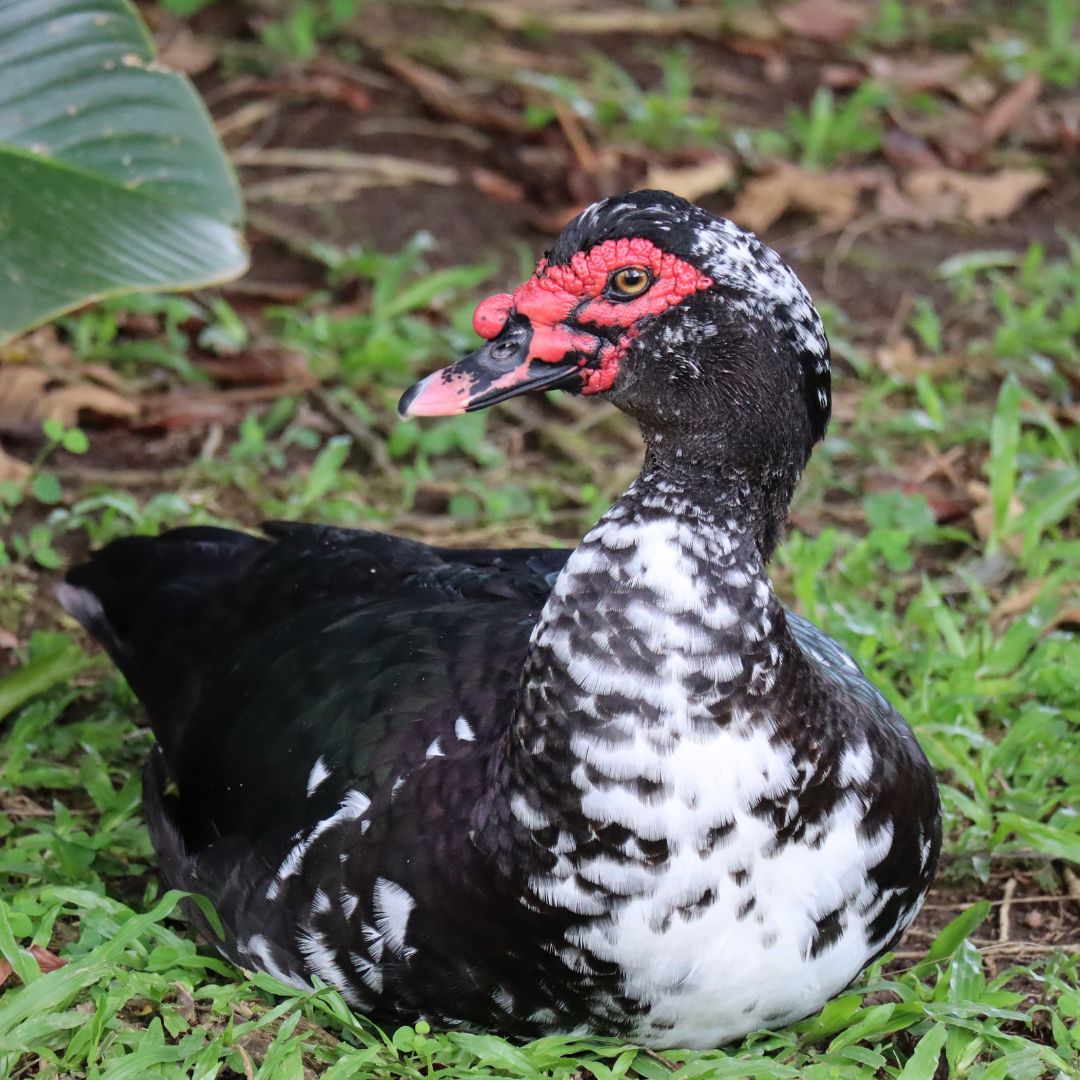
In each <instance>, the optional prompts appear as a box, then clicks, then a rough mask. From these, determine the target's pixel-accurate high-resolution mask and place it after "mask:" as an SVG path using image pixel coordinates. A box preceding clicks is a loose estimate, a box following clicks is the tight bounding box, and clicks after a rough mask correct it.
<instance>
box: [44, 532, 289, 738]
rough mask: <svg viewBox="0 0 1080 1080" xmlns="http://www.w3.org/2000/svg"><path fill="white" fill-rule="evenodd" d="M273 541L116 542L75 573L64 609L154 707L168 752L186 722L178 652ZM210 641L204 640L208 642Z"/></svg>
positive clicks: (213, 537)
mask: <svg viewBox="0 0 1080 1080" xmlns="http://www.w3.org/2000/svg"><path fill="white" fill-rule="evenodd" d="M267 545H268V541H266V540H263V539H260V538H259V537H256V536H249V535H248V534H247V533H241V532H234V531H232V530H229V529H218V528H212V527H207V526H196V527H189V528H182V529H174V530H172V531H171V532H166V533H163V534H162V535H161V536H153V537H151V536H131V537H126V538H124V539H121V540H115V541H113V543H111V544H108V545H107V546H106V547H104V548H102V549H101V550H100V551H97V552H95V553H94V554H93V555H91V557H90V558H89V560H88V561H86V562H85V563H83V564H82V565H80V566H76V567H74V568H73V569H71V570H69V571H68V573H67V574H66V575H65V578H64V581H63V582H62V583H61V584H60V585H58V586H57V588H56V597H57V599H58V600H59V601H60V603H61V605H62V606H63V607H64V609H65V610H66V611H67V612H68V614H69V615H71V616H72V617H73V618H75V619H77V620H78V621H79V622H80V623H81V624H82V625H83V626H84V627H85V628H86V629H87V630H88V631H89V632H90V634H91V635H92V636H93V637H94V638H96V639H97V641H99V642H100V643H101V644H102V645H103V646H104V647H105V649H106V651H107V652H108V653H109V655H110V656H111V657H112V659H113V661H114V663H115V664H116V665H117V667H119V668H120V670H121V671H122V672H123V673H124V675H125V676H126V677H127V680H128V682H129V683H130V684H131V686H132V689H133V690H134V691H135V693H136V694H137V695H138V697H139V698H140V699H141V700H142V701H143V703H144V704H145V705H146V706H147V709H148V711H149V713H150V718H151V721H152V723H153V725H154V731H155V734H156V735H157V736H158V739H159V741H160V742H161V743H162V744H163V746H164V747H165V751H166V755H167V756H171V754H170V750H171V747H172V745H174V739H173V738H172V737H170V736H171V735H174V734H175V732H172V731H170V730H169V729H170V728H172V727H175V726H177V725H182V723H183V720H184V719H185V718H184V717H182V716H180V715H177V714H178V712H180V713H182V712H183V706H182V700H183V697H184V695H183V694H182V693H180V694H179V700H178V691H181V690H182V688H181V687H179V686H178V685H177V684H176V679H177V678H178V677H181V676H180V673H179V672H178V670H177V668H178V665H177V663H176V660H177V656H176V654H175V651H174V650H175V649H176V648H177V647H178V646H180V647H181V648H182V647H183V646H182V644H181V642H180V641H178V640H174V639H176V638H177V637H182V638H184V639H186V640H185V641H184V642H183V644H184V645H186V644H188V643H189V642H191V641H192V640H193V639H197V638H198V637H199V633H200V627H199V623H200V622H201V620H200V618H199V609H200V607H201V606H202V605H203V604H204V603H205V601H206V598H207V595H208V594H209V593H212V592H215V591H216V590H217V589H218V588H219V587H221V586H223V585H226V584H227V583H228V582H229V581H231V580H233V579H235V578H236V576H237V575H238V574H240V573H242V572H243V571H244V570H245V569H246V568H247V567H248V566H250V565H251V563H252V562H253V561H254V560H255V559H257V558H258V556H259V555H260V553H262V552H263V551H264V550H265V549H266V547H267ZM204 644H205V643H204Z"/></svg>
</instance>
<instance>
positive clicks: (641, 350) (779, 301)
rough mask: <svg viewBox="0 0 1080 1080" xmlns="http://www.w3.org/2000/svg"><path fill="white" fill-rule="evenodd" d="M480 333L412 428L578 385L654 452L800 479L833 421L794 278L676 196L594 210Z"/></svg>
mask: <svg viewBox="0 0 1080 1080" xmlns="http://www.w3.org/2000/svg"><path fill="white" fill-rule="evenodd" d="M473 326H474V327H475V329H476V331H477V333H478V334H480V336H481V337H483V338H485V339H486V343H485V344H484V345H482V346H481V347H480V348H479V349H477V350H476V351H475V352H473V353H470V354H469V355H468V356H466V357H464V358H463V359H461V360H459V361H458V362H457V363H455V364H451V365H450V366H449V367H446V368H443V369H442V370H440V371H436V372H434V373H433V374H431V375H429V376H428V377H427V378H426V379H424V380H422V381H421V382H419V383H417V384H416V385H415V386H413V387H412V388H411V389H409V390H408V391H406V393H405V394H404V395H403V396H402V398H401V401H400V403H399V406H398V409H399V412H400V413H401V415H402V416H403V417H408V416H446V415H451V414H455V413H462V412H471V411H473V410H475V409H484V408H487V407H488V406H489V405H494V404H496V403H497V402H500V401H505V400H506V399H507V398H510V397H515V396H516V395H518V394H523V393H527V392H530V391H538V390H552V389H561V390H569V391H571V392H574V393H580V394H585V395H590V396H591V395H595V396H598V397H604V398H607V399H608V400H610V401H611V402H612V403H613V404H614V405H616V406H617V407H618V408H620V409H622V410H623V411H624V412H626V413H628V414H630V415H631V416H633V417H634V418H635V419H637V421H638V422H639V424H640V425H641V427H642V430H643V432H644V434H645V437H646V440H647V442H649V443H650V445H655V444H658V443H665V444H667V445H668V446H675V447H686V448H687V453H688V455H689V456H700V454H701V453H705V452H706V451H708V453H709V454H710V455H712V456H717V455H720V456H722V457H723V458H724V459H725V460H727V461H729V462H732V463H735V464H744V465H746V466H749V467H751V468H754V471H757V470H758V469H760V468H763V467H764V468H768V469H769V470H770V471H773V472H774V473H775V471H776V470H777V469H778V468H779V467H780V466H781V465H783V464H786V465H787V466H788V469H787V470H784V471H792V470H793V471H794V475H795V477H797V475H798V473H799V472H800V471H801V469H802V467H803V466H804V465H805V463H806V460H807V458H808V457H809V454H810V450H811V448H812V446H813V445H814V443H815V442H817V441H818V440H819V439H820V438H821V437H822V435H823V434H824V432H825V428H826V425H827V423H828V419H829V412H830V381H829V346H828V341H827V340H826V337H825V333H824V330H823V329H822V325H821V320H820V318H819V317H818V314H817V312H816V311H815V310H814V306H813V303H812V302H811V300H810V297H809V296H808V295H807V292H806V290H805V289H804V288H803V286H802V284H801V283H800V282H799V280H798V278H797V277H796V276H795V274H794V273H793V272H792V271H791V270H790V269H789V268H788V266H786V265H785V263H784V262H783V261H782V260H781V259H780V257H779V256H778V255H777V254H776V252H775V251H773V250H772V249H771V248H769V247H766V246H765V245H764V244H762V243H761V242H760V241H759V240H758V239H757V238H756V237H755V236H754V235H753V234H751V233H748V232H745V231H744V230H742V229H740V228H738V227H737V226H736V225H734V224H733V223H732V222H730V221H727V220H724V219H722V218H716V217H714V216H713V215H711V214H709V213H706V211H704V210H702V209H701V208H700V207H697V206H694V205H692V204H691V203H688V202H687V201H686V200H685V199H681V198H679V197H678V196H676V195H672V194H671V193H670V192H666V191H635V192H630V193H627V194H625V195H616V196H612V197H610V198H606V199H602V200H601V201H599V202H597V203H594V204H593V205H592V206H590V207H589V208H588V209H586V210H585V211H583V212H582V213H581V214H579V215H578V217H576V218H575V219H574V220H573V221H572V222H570V224H569V225H567V227H566V228H565V229H564V230H563V232H562V234H561V235H560V236H559V238H558V240H556V242H555V245H554V246H553V247H552V249H551V251H550V252H548V254H547V256H546V257H545V258H544V259H542V260H541V261H540V263H539V265H538V266H537V268H536V272H535V274H534V275H533V276H532V277H531V278H530V279H529V280H528V281H526V282H525V283H524V284H523V285H521V286H519V287H518V288H517V289H515V290H514V292H513V293H501V294H499V295H496V296H491V297H488V299H486V300H485V301H483V303H481V304H480V305H479V307H478V308H477V309H476V313H475V314H474V316H473ZM693 446H696V447H697V451H696V452H693V453H692V452H691V451H690V449H689V448H690V447H693ZM755 467H756V468H755ZM783 486H785V487H787V486H788V485H783ZM792 486H793V481H792Z"/></svg>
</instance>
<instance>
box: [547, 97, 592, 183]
mask: <svg viewBox="0 0 1080 1080" xmlns="http://www.w3.org/2000/svg"><path fill="white" fill-rule="evenodd" d="M551 105H552V108H554V110H555V118H556V119H557V120H558V121H559V127H561V128H562V130H563V134H564V135H565V136H566V141H567V142H568V143H569V144H570V149H571V150H573V152H574V157H576V158H577V161H578V164H579V165H580V166H581V167H582V169H584V170H585V172H587V173H588V174H589V175H590V176H596V175H597V173H598V172H599V171H600V159H599V158H598V157H597V156H596V151H595V150H594V149H593V148H592V146H590V145H589V140H588V138H587V137H586V135H585V129H584V128H583V127H582V126H581V121H580V120H579V119H578V118H577V116H575V115H574V111H573V110H572V109H571V108H570V106H569V105H567V103H566V102H565V101H563V100H562V98H557V97H552V99H551Z"/></svg>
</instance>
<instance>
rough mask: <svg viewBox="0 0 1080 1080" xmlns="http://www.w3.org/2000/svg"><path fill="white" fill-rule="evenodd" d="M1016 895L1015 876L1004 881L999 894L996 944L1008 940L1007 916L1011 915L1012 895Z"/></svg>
mask: <svg viewBox="0 0 1080 1080" xmlns="http://www.w3.org/2000/svg"><path fill="white" fill-rule="evenodd" d="M1015 895H1016V878H1014V877H1011V878H1009V880H1008V881H1006V882H1005V888H1004V889H1003V890H1002V895H1001V910H1000V911H999V912H998V944H1000V945H1004V944H1005V943H1006V942H1007V941H1008V940H1009V918H1010V916H1011V915H1012V902H1013V896H1015Z"/></svg>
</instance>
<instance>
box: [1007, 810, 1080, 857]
mask: <svg viewBox="0 0 1080 1080" xmlns="http://www.w3.org/2000/svg"><path fill="white" fill-rule="evenodd" d="M997 825H998V827H997V831H996V832H995V834H994V842H995V843H997V842H998V841H1000V840H1001V839H1003V838H1004V837H1006V836H1008V834H1009V833H1016V835H1017V836H1019V837H1020V839H1021V840H1024V841H1025V842H1026V843H1028V844H1030V845H1031V846H1032V847H1033V848H1035V849H1036V850H1038V851H1041V852H1043V853H1044V854H1046V855H1049V856H1050V857H1051V858H1054V859H1064V860H1065V862H1070V863H1073V864H1077V863H1080V835H1078V834H1077V833H1074V832H1067V831H1066V830H1065V829H1059V828H1057V826H1055V825H1047V824H1045V823H1044V822H1042V821H1032V820H1031V819H1030V818H1026V817H1023V816H1022V815H1021V814H1013V813H1004V814H1000V815H999V816H998V819H997Z"/></svg>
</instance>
